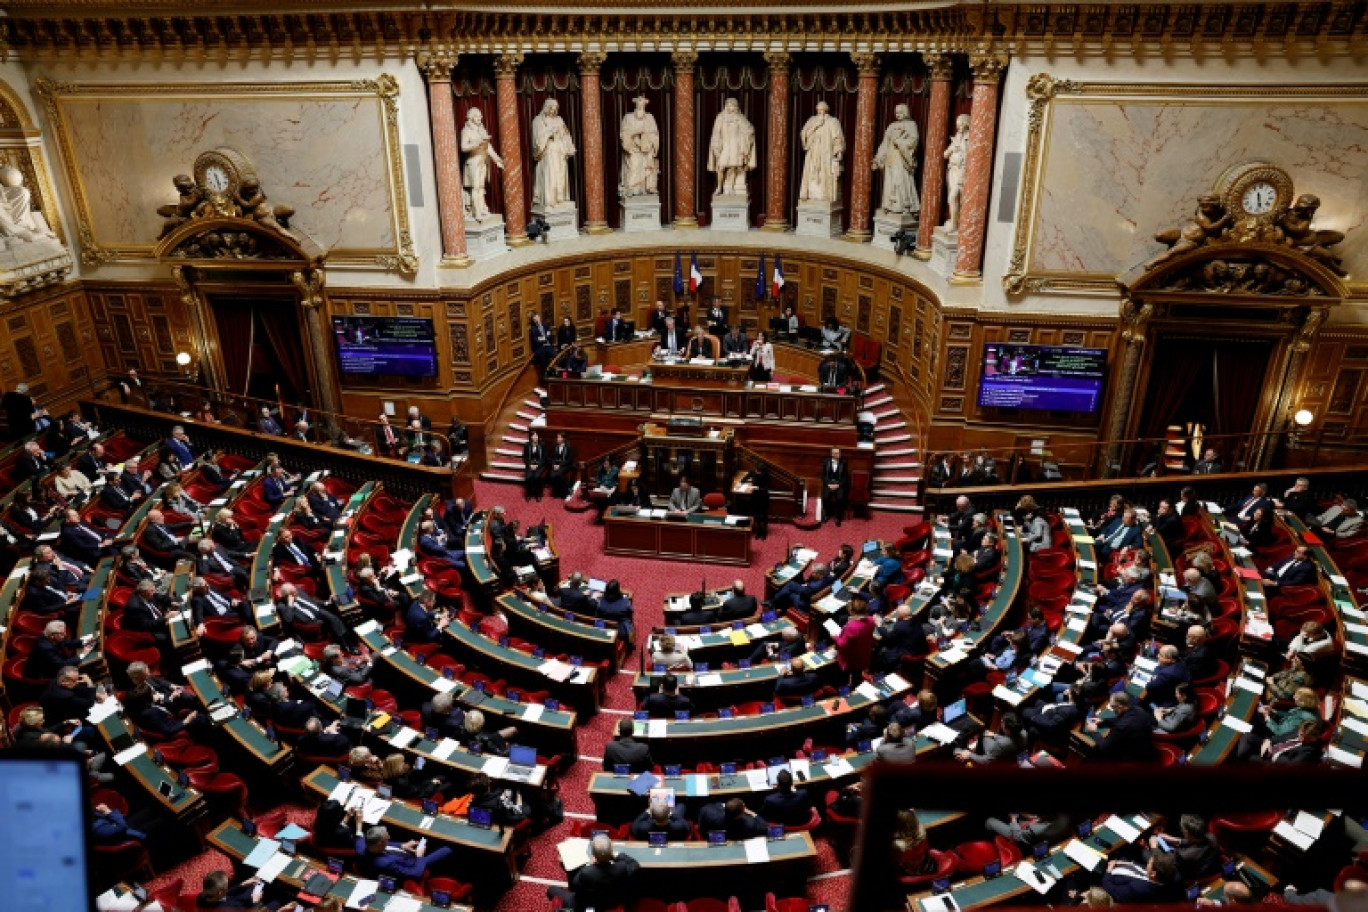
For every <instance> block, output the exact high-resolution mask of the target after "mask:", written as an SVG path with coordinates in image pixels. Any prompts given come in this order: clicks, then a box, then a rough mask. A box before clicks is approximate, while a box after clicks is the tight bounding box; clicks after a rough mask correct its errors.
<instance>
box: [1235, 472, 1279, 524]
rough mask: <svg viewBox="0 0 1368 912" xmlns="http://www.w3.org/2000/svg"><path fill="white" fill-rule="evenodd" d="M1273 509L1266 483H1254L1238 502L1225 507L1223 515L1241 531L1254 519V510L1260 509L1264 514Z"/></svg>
mask: <svg viewBox="0 0 1368 912" xmlns="http://www.w3.org/2000/svg"><path fill="white" fill-rule="evenodd" d="M1272 509H1273V501H1272V500H1271V499H1270V498H1269V496H1268V485H1266V484H1262V483H1260V484H1256V485H1255V486H1254V489H1253V490H1252V491H1250V492H1249V496H1248V497H1245V498H1244V499H1243V500H1241V501H1239V502H1238V503H1233V504H1231V505H1230V506H1228V507H1226V508H1225V515H1226V517H1227V518H1229V519H1230V521H1231V522H1233V523H1235V525H1237V526H1239V527H1240V531H1241V532H1245V531H1248V529H1249V526H1250V523H1251V522H1252V521H1253V519H1254V511H1255V510H1262V511H1263V512H1264V513H1265V514H1267V513H1268V511H1269V510H1272Z"/></svg>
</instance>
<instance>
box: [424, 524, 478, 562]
mask: <svg viewBox="0 0 1368 912" xmlns="http://www.w3.org/2000/svg"><path fill="white" fill-rule="evenodd" d="M418 552H419V553H420V554H422V555H423V556H424V557H430V558H433V559H435V560H444V561H446V562H447V563H449V564H451V565H452V566H453V567H456V568H457V569H461V568H463V567H465V565H466V553H465V551H463V550H461V549H459V548H454V547H451V546H450V545H449V544H448V539H447V533H446V530H444V529H439V528H438V527H437V523H436V522H435V521H433V520H431V519H425V520H423V522H422V523H421V524H420V525H419V527H418Z"/></svg>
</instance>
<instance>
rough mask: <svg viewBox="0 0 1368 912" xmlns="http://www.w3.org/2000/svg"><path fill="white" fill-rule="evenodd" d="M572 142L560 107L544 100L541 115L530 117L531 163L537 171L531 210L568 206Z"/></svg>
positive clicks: (573, 149)
mask: <svg viewBox="0 0 1368 912" xmlns="http://www.w3.org/2000/svg"><path fill="white" fill-rule="evenodd" d="M574 154H575V142H574V140H572V139H571V138H570V130H569V128H568V127H566V125H565V121H564V120H562V119H561V116H560V105H559V104H558V103H557V102H556V100H555V99H554V98H548V99H546V103H545V104H544V105H542V109H541V113H540V114H538V115H537V116H536V117H534V118H532V160H533V161H535V162H536V163H537V170H536V173H535V175H534V176H533V180H532V208H533V209H537V210H541V211H545V210H548V209H557V208H561V207H568V206H570V205H572V203H571V201H570V156H572V155H574Z"/></svg>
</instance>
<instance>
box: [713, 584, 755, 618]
mask: <svg viewBox="0 0 1368 912" xmlns="http://www.w3.org/2000/svg"><path fill="white" fill-rule="evenodd" d="M759 607H760V603H759V602H757V601H756V600H755V596H753V595H747V594H746V584H745V582H743V581H742V580H736V581H735V582H733V583H732V591H731V596H730V597H729V598H728V599H727V600H726V601H725V602H723V603H722V608H721V610H720V611H718V612H717V620H718V621H719V622H727V621H742V620H745V619H746V618H750V617H754V616H755V613H756V610H757V609H758V608H759Z"/></svg>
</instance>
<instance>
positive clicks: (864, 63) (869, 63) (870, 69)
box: [850, 51, 883, 76]
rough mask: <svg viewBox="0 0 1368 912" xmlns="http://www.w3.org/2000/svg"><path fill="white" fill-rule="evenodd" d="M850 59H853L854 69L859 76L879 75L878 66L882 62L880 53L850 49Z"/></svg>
mask: <svg viewBox="0 0 1368 912" xmlns="http://www.w3.org/2000/svg"><path fill="white" fill-rule="evenodd" d="M850 59H851V60H853V61H855V70H856V72H857V73H859V74H860V75H861V76H877V75H879V66H880V64H882V63H883V58H882V57H881V56H880V55H878V54H873V53H870V52H868V51H851V52H850Z"/></svg>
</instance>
